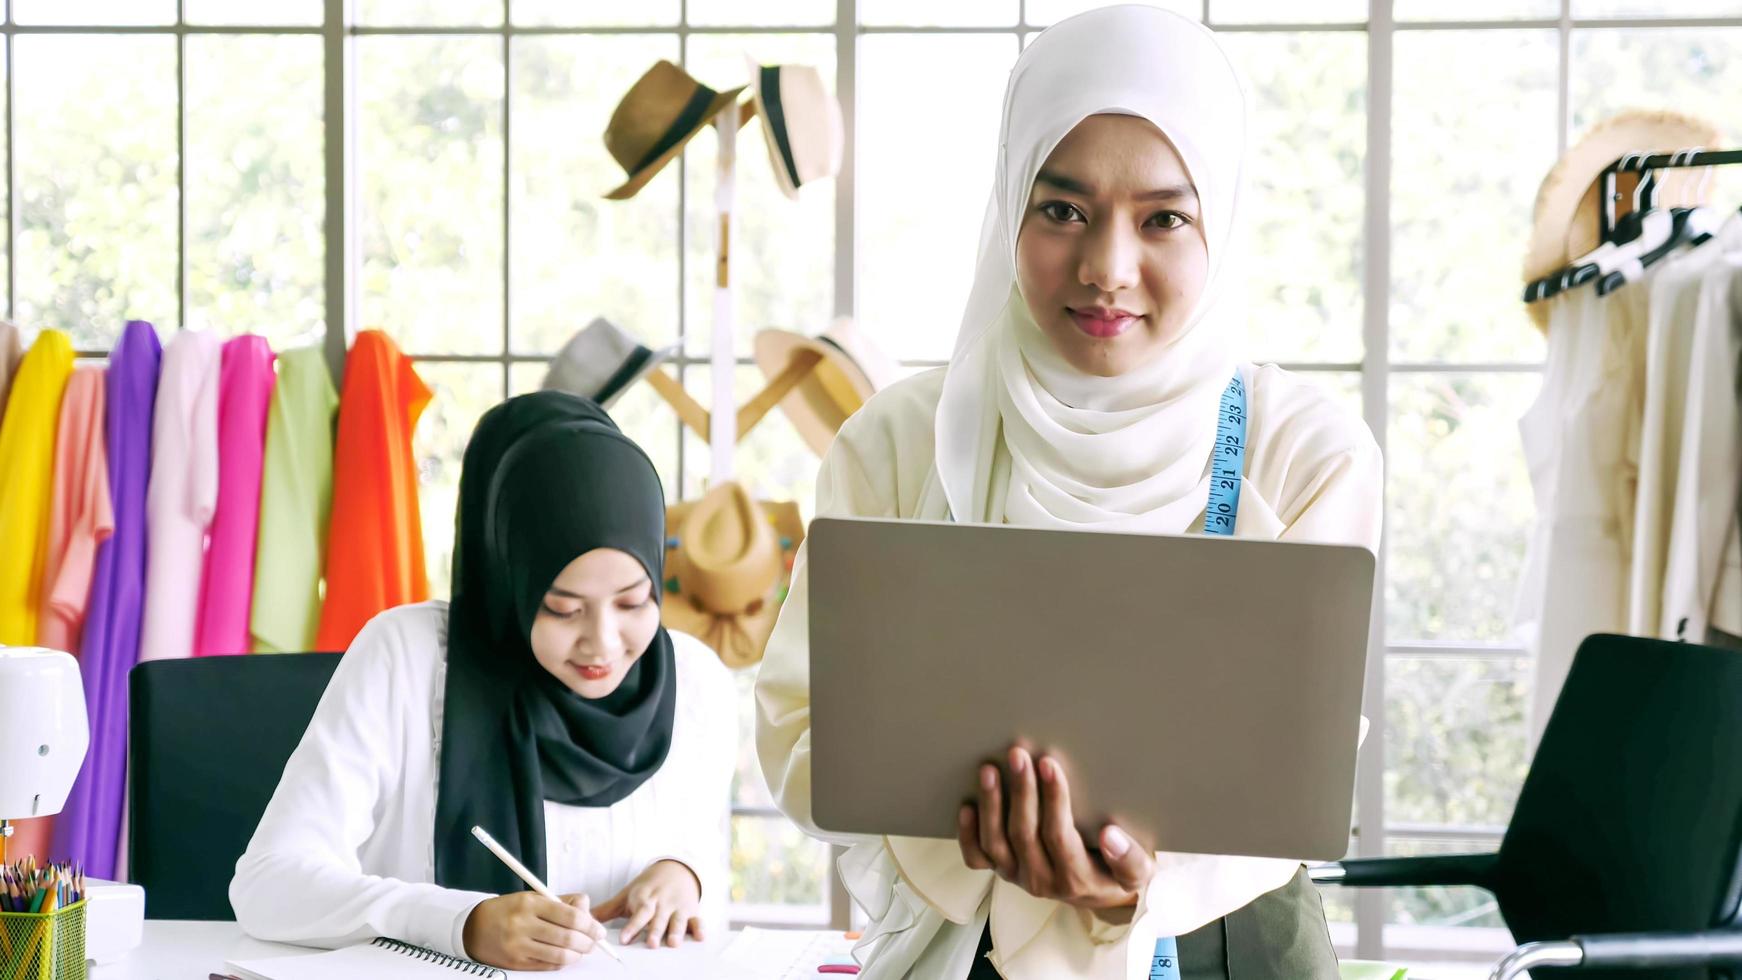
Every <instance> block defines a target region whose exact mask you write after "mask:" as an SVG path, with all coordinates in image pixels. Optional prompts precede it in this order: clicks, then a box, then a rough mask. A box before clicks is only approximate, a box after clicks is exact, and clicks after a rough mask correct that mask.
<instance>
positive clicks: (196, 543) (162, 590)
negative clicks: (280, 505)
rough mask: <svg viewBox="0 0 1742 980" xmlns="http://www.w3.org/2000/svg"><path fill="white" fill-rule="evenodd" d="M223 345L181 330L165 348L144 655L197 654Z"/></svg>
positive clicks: (148, 503) (213, 499)
mask: <svg viewBox="0 0 1742 980" xmlns="http://www.w3.org/2000/svg"><path fill="white" fill-rule="evenodd" d="M221 344H222V342H221V341H219V340H218V338H217V337H216V336H214V335H213V334H212V333H211V332H209V331H206V330H179V331H177V332H176V334H175V336H174V338H172V339H171V340H170V342H169V345H168V346H167V347H165V348H164V351H163V373H162V375H161V376H160V377H159V378H158V381H157V396H156V397H157V402H156V408H155V409H154V412H153V415H152V419H151V426H152V430H151V467H150V470H151V478H150V481H149V483H148V484H147V485H146V491H145V524H146V532H145V537H146V542H147V544H146V549H145V558H146V566H145V612H144V619H143V621H142V622H141V624H140V628H139V659H140V660H174V659H177V658H181V657H188V656H192V655H193V652H194V621H195V618H196V617H197V616H198V614H199V600H200V575H201V573H202V571H203V570H204V568H205V561H206V532H207V531H208V530H210V528H211V525H212V511H213V509H214V508H216V507H217V503H218V363H219V358H220V354H221V349H222V348H221Z"/></svg>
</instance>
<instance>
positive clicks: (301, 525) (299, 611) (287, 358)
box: [249, 347, 339, 653]
mask: <svg viewBox="0 0 1742 980" xmlns="http://www.w3.org/2000/svg"><path fill="white" fill-rule="evenodd" d="M338 407H339V396H338V394H337V393H336V392H334V390H333V379H332V376H331V375H330V374H329V373H328V371H327V362H326V358H325V357H324V356H323V354H322V352H321V350H320V348H318V347H303V348H298V349H297V350H291V351H285V352H284V353H283V354H280V355H278V383H277V384H276V385H275V386H274V387H273V389H272V408H271V411H270V414H269V415H268V417H267V422H266V462H265V467H264V469H263V471H262V472H261V476H260V538H259V542H258V546H257V547H256V549H255V553H254V608H253V613H252V616H251V617H250V619H249V630H250V632H252V633H253V634H254V652H255V653H300V652H304V651H308V650H311V649H313V644H314V642H315V631H316V630H317V629H318V628H319V627H320V620H321V573H322V572H323V570H324V569H325V566H326V557H327V518H328V516H329V515H330V514H331V512H332V505H333V422H334V418H335V414H336V412H337V409H338Z"/></svg>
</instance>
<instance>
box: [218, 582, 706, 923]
mask: <svg viewBox="0 0 1742 980" xmlns="http://www.w3.org/2000/svg"><path fill="white" fill-rule="evenodd" d="M671 637H672V646H673V648H674V652H675V655H676V667H677V670H676V683H677V708H676V717H675V719H674V721H673V725H672V741H671V750H670V752H669V754H668V755H667V756H666V759H665V762H664V764H663V765H661V766H660V768H659V770H658V771H657V772H655V773H654V774H653V775H652V776H650V777H649V778H648V779H647V781H646V782H644V783H642V784H641V785H640V786H639V787H637V788H636V790H635V791H634V792H633V793H631V794H629V795H628V796H627V797H625V798H623V799H622V800H619V801H618V802H616V803H614V804H612V805H610V806H604V807H579V806H567V805H564V804H559V803H551V802H548V801H547V802H546V803H545V813H544V816H545V833H546V854H547V859H546V863H547V865H548V867H547V871H546V880H547V883H548V884H549V885H550V886H551V888H552V889H553V890H555V891H556V892H557V893H558V894H574V893H585V894H587V895H589V896H591V897H592V899H593V901H594V903H595V904H597V903H598V902H602V901H604V900H605V899H607V898H610V897H611V896H612V895H615V894H616V893H617V892H618V891H620V890H621V889H622V888H623V887H624V886H626V885H628V883H629V882H630V881H631V880H633V879H634V877H635V876H636V875H638V874H640V873H641V872H642V871H643V870H645V869H646V868H647V866H648V865H650V864H652V863H654V862H655V861H658V860H662V859H667V858H669V859H673V860H677V861H681V862H683V863H684V864H685V865H687V866H688V867H689V868H690V869H691V870H692V871H694V872H695V873H696V876H697V878H698V879H699V880H700V881H701V885H702V914H703V918H704V921H706V922H708V923H710V924H718V925H720V926H724V924H725V908H726V899H727V874H728V865H727V860H728V852H729V821H730V813H731V800H730V792H731V781H732V772H733V768H734V765H735V759H736V745H737V738H738V724H737V707H736V704H737V694H736V689H735V687H734V685H733V683H732V679H731V676H730V675H729V674H728V673H727V670H726V668H725V666H724V665H723V664H721V663H720V660H719V658H718V657H716V656H715V655H714V653H713V652H712V651H710V650H709V649H708V648H707V647H706V646H704V645H703V644H702V642H701V641H700V640H697V639H695V638H694V637H691V636H688V635H686V634H683V633H672V634H671ZM446 672H447V604H446V603H444V602H425V603H419V604H417V605H410V606H401V607H399V608H397V609H391V610H388V611H387V612H385V613H382V614H381V615H379V616H377V617H375V618H374V619H373V620H371V621H370V622H369V624H368V625H367V626H365V627H364V628H363V631H362V632H361V633H359V634H358V636H357V639H356V640H355V641H354V642H353V643H352V644H351V648H350V650H349V651H348V652H347V653H346V654H345V656H344V658H343V659H342V660H341V661H340V663H339V667H338V669H337V670H336V671H335V672H334V674H333V679H332V682H331V683H330V684H329V685H328V686H327V690H326V693H325V694H323V695H322V696H321V701H320V705H319V707H317V708H316V709H315V714H314V718H313V719H312V720H311V721H310V723H309V727H308V731H307V732H306V733H305V734H304V735H303V739H302V743H301V744H300V745H298V746H297V749H296V751H295V752H294V753H293V754H292V755H291V757H290V761H289V762H288V763H287V764H286V766H285V769H284V776H283V777H282V779H280V781H279V784H278V790H277V791H276V792H275V793H274V794H273V797H272V802H271V803H270V804H268V805H267V807H266V812H265V814H264V815H263V816H262V817H261V820H260V826H259V828H258V829H257V830H256V831H255V832H254V838H253V840H252V841H250V842H249V845H248V850H247V851H246V852H245V853H244V854H243V855H242V857H241V859H240V860H239V861H238V862H237V863H236V876H235V878H234V879H233V880H232V881H231V882H230V904H231V905H232V906H234V907H235V910H236V918H237V921H238V922H240V923H241V925H242V928H243V929H244V930H245V931H247V932H248V933H249V934H250V935H252V936H254V937H256V938H258V939H264V940H270V941H276V942H290V943H301V944H304V945H310V946H324V947H338V946H344V945H349V944H351V943H355V942H363V941H367V940H370V939H373V938H374V937H376V936H389V937H392V938H395V939H399V940H402V941H404V942H409V943H414V944H416V945H419V946H426V947H429V948H431V949H435V950H438V951H440V952H443V953H448V954H450V955H456V956H464V955H465V950H464V944H463V943H462V941H461V935H462V932H463V930H464V927H465V922H466V918H467V916H469V915H470V914H471V911H472V909H473V908H474V907H475V906H476V905H477V904H478V903H479V902H481V901H483V900H485V899H487V898H490V897H492V896H490V895H488V894H485V893H480V892H469V891H460V890H456V889H449V888H443V887H441V886H439V885H436V884H434V881H435V808H436V789H437V786H436V783H437V778H438V775H439V774H440V772H441V762H440V758H441V741H442V706H443V702H444V701H445V697H446V684H445V680H446ZM486 829H488V828H486ZM479 846H482V845H479Z"/></svg>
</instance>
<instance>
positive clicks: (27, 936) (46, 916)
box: [0, 901, 87, 980]
mask: <svg viewBox="0 0 1742 980" xmlns="http://www.w3.org/2000/svg"><path fill="white" fill-rule="evenodd" d="M86 970H87V968H86V965H85V903H84V902H82V901H81V902H74V903H73V904H72V905H69V906H67V907H66V908H64V909H60V910H58V911H55V912H47V913H43V914H39V915H31V914H29V913H24V912H0V980H86V976H87V974H86Z"/></svg>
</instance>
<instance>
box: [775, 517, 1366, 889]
mask: <svg viewBox="0 0 1742 980" xmlns="http://www.w3.org/2000/svg"><path fill="white" fill-rule="evenodd" d="M807 541H808V547H809V552H810V561H809V576H810V578H809V587H810V668H811V807H812V816H813V818H814V819H815V820H816V822H817V825H818V826H819V827H821V828H823V829H824V830H831V831H840V832H847V833H865V834H890V835H896V836H907V837H942V838H951V839H953V838H955V836H956V813H957V811H958V810H959V809H960V808H961V805H962V804H963V803H964V802H969V801H971V799H972V797H973V787H974V785H975V773H976V771H977V767H978V766H979V765H980V764H981V763H982V762H988V761H1000V760H1002V759H1003V758H1004V755H1005V752H1006V750H1007V749H1008V748H1009V746H1010V745H1011V744H1012V743H1013V742H1014V741H1016V740H1018V739H1022V740H1025V741H1026V742H1028V743H1030V744H1032V745H1033V746H1034V747H1035V748H1036V749H1037V750H1039V751H1043V752H1046V753H1050V754H1053V755H1056V756H1058V757H1059V758H1060V759H1061V760H1062V761H1063V762H1064V765H1065V769H1066V773H1067V775H1068V778H1069V780H1070V787H1071V797H1072V801H1073V804H1074V807H1073V808H1074V812H1075V815H1076V818H1077V821H1078V826H1079V828H1080V829H1081V830H1083V832H1084V834H1085V838H1086V839H1087V840H1088V841H1090V842H1091V843H1092V842H1093V841H1094V840H1095V839H1096V836H1095V835H1096V834H1097V833H1098V832H1099V829H1100V827H1101V825H1102V824H1103V823H1104V822H1106V821H1108V820H1115V821H1117V822H1118V823H1119V824H1120V826H1122V827H1124V828H1125V829H1126V830H1128V831H1130V832H1132V833H1133V835H1134V836H1136V838H1137V839H1138V840H1139V841H1140V842H1143V843H1144V844H1146V845H1148V846H1149V847H1151V848H1153V849H1156V850H1163V851H1185V852H1196V853H1204V854H1247V855H1257V856H1265V857H1285V858H1296V859H1301V860H1321V859H1322V860H1335V859H1338V858H1341V857H1343V855H1344V852H1345V851H1347V849H1348V843H1349V822H1350V807H1351V803H1352V799H1353V795H1354V780H1355V748H1356V740H1357V738H1358V733H1359V726H1360V714H1361V693H1362V678H1363V674H1364V668H1365V665H1366V660H1367V649H1368V635H1369V631H1370V629H1371V613H1372V600H1373V575H1374V559H1373V555H1372V554H1371V553H1370V552H1368V551H1367V550H1366V549H1365V548H1361V547H1355V546H1346V545H1319V544H1297V543H1284V542H1275V541H1251V540H1243V539H1238V538H1225V537H1211V536H1208V535H1147V534H1113V533H1102V532H1076V531H1061V530H1052V529H1038V528H1017V527H1003V526H985V525H967V524H944V523H929V522H917V521H887V520H859V519H851V520H849V519H831V518H818V519H817V520H816V521H815V522H813V523H812V525H811V527H810V531H809V534H808V536H807Z"/></svg>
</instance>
